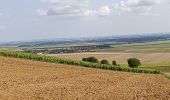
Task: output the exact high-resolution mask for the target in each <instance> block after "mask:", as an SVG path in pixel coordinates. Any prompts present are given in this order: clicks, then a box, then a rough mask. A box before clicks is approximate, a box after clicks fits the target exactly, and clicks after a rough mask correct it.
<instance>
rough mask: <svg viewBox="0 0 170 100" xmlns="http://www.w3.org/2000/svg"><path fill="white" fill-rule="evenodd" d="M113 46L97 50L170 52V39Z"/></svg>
mask: <svg viewBox="0 0 170 100" xmlns="http://www.w3.org/2000/svg"><path fill="white" fill-rule="evenodd" d="M112 47H113V48H109V49H103V50H101V49H100V50H99V49H98V50H96V51H97V52H132V53H133V52H134V53H138V52H139V53H140V52H148V53H154V52H170V41H169V40H168V41H156V42H147V43H132V44H118V45H112Z"/></svg>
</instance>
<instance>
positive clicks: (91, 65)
mask: <svg viewBox="0 0 170 100" xmlns="http://www.w3.org/2000/svg"><path fill="white" fill-rule="evenodd" d="M0 56H5V57H14V58H21V59H29V60H35V61H42V62H51V63H59V64H67V65H75V66H83V67H89V68H98V69H106V70H114V71H124V72H134V73H148V74H161V71H159V70H151V69H141V68H129V67H121V66H114V65H110V64H108V65H106V64H99V63H91V62H84V61H80V60H70V59H64V58H58V57H51V56H45V55H37V54H31V53H23V52H16V51H11V50H0Z"/></svg>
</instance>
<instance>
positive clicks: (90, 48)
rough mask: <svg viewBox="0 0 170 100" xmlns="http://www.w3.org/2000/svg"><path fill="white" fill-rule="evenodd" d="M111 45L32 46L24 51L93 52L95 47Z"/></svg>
mask: <svg viewBox="0 0 170 100" xmlns="http://www.w3.org/2000/svg"><path fill="white" fill-rule="evenodd" d="M110 47H111V46H110V45H108V44H104V45H91V46H71V47H60V48H35V49H34V48H32V49H30V48H29V49H24V52H29V53H34V54H63V53H80V52H95V51H94V50H95V49H106V48H110Z"/></svg>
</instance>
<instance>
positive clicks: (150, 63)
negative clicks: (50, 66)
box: [48, 52, 170, 73]
mask: <svg viewBox="0 0 170 100" xmlns="http://www.w3.org/2000/svg"><path fill="white" fill-rule="evenodd" d="M48 56H56V57H62V58H67V59H75V60H81V59H82V58H86V57H90V56H94V57H96V58H98V59H99V60H102V59H107V60H108V61H109V62H110V63H112V61H113V60H116V61H117V63H118V64H120V65H121V66H128V64H127V59H129V58H138V59H140V60H141V63H142V65H141V66H140V67H143V68H147V69H148V68H150V69H158V70H161V71H163V72H166V73H170V53H122V52H113V53H112V52H94V53H71V54H48Z"/></svg>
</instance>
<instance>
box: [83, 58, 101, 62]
mask: <svg viewBox="0 0 170 100" xmlns="http://www.w3.org/2000/svg"><path fill="white" fill-rule="evenodd" d="M82 60H83V61H87V62H92V63H99V60H98V59H97V58H95V57H88V58H83V59H82Z"/></svg>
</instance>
